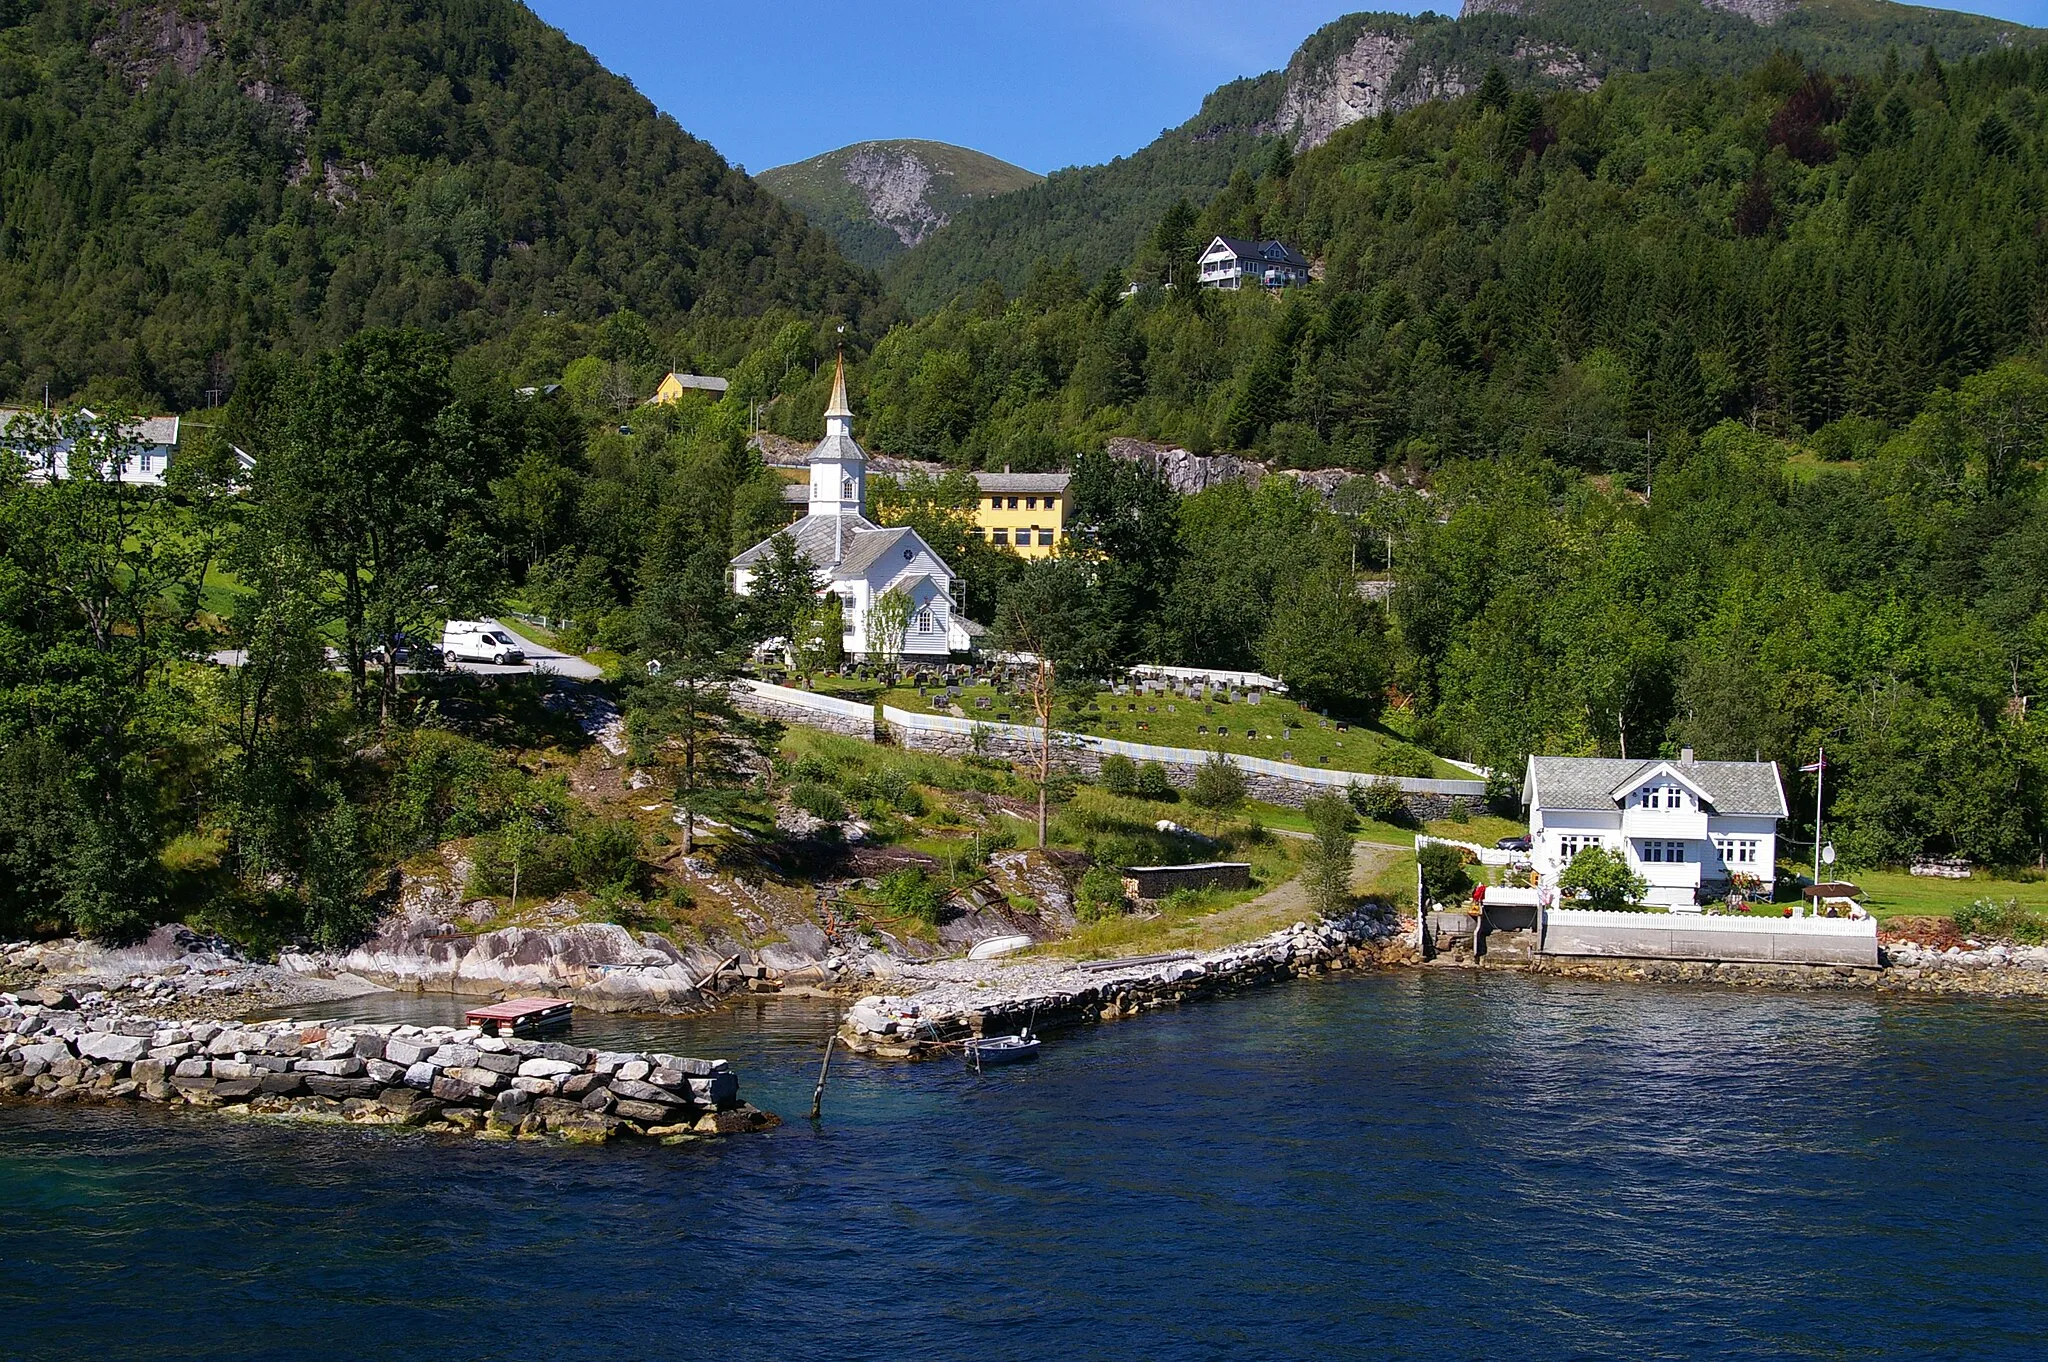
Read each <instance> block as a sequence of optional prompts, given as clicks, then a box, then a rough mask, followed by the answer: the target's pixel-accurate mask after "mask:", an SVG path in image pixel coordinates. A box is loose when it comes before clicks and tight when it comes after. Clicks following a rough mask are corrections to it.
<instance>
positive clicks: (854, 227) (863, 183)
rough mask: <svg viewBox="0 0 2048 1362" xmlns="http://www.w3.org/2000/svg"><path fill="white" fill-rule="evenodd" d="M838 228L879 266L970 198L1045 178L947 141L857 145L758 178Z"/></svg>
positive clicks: (844, 245)
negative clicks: (949, 143) (949, 144)
mask: <svg viewBox="0 0 2048 1362" xmlns="http://www.w3.org/2000/svg"><path fill="white" fill-rule="evenodd" d="M758 178H759V180H760V182H761V183H762V184H763V185H765V186H766V187H767V188H768V189H769V190H770V191H771V192H772V193H774V194H776V195H777V196H779V197H780V198H782V199H783V200H785V201H786V202H788V203H789V204H790V205H791V206H792V207H794V208H797V209H800V210H802V212H803V213H804V215H805V216H807V217H809V218H810V219H811V220H812V221H813V222H815V223H816V224H817V225H818V226H820V227H823V228H824V229H825V230H826V231H828V232H830V233H832V235H833V237H834V238H835V239H836V240H837V241H838V242H839V247H840V249H841V250H843V251H845V252H846V253H847V255H849V256H851V257H852V258H853V259H855V260H858V261H860V262H861V263H862V264H864V265H870V266H875V265H880V264H882V263H883V262H884V261H886V260H888V259H889V258H891V257H892V256H895V255H898V254H900V253H902V252H903V251H905V250H908V249H909V248H910V247H912V246H915V245H917V244H918V243H919V242H921V241H923V240H924V239H925V238H926V237H928V236H930V235H931V234H932V233H933V232H935V231H937V230H938V229H939V228H941V227H943V226H945V225H946V224H947V223H948V222H950V221H952V219H953V215H954V214H955V213H958V212H959V211H960V210H961V209H963V208H965V207H966V206H967V205H968V204H970V203H976V202H979V201H981V200H982V199H988V198H994V197H995V196H997V195H999V194H1007V193H1010V192H1012V191H1013V190H1018V189H1022V188H1024V187H1026V186H1028V185H1032V184H1036V183H1037V182H1038V181H1039V179H1040V178H1041V177H1039V176H1037V175H1034V174H1033V173H1032V172H1030V171H1028V170H1025V169H1023V168H1022V167H1020V166H1013V165H1011V164H1009V163H1008V162H1006V161H998V160H997V159H995V158H994V157H993V156H984V155H982V154H981V153H980V152H978V151H970V150H968V149H967V148H966V147H955V146H948V145H947V144H946V143H944V142H919V141H893V142H856V143H854V144H853V145H852V146H848V147H841V148H839V150H837V151H828V152H826V153H825V154H824V155H823V156H814V157H812V158H811V159H810V160H808V161H798V162H796V163H795V164H794V165H786V166H777V167H775V168H774V169H773V170H765V171H762V172H761V174H760V176H759V177H758Z"/></svg>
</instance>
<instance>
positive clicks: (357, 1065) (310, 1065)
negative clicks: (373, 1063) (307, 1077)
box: [299, 1055, 363, 1078]
mask: <svg viewBox="0 0 2048 1362" xmlns="http://www.w3.org/2000/svg"><path fill="white" fill-rule="evenodd" d="M299 1071H300V1072H301V1073H309V1074H325V1075H327V1076H328V1077H329V1078H355V1077H357V1076H358V1075H360V1074H361V1073H362V1071H363V1061H361V1060H360V1059H357V1058H356V1057H355V1056H354V1055H350V1056H348V1057H347V1058H345V1059H302V1060H300V1061H299Z"/></svg>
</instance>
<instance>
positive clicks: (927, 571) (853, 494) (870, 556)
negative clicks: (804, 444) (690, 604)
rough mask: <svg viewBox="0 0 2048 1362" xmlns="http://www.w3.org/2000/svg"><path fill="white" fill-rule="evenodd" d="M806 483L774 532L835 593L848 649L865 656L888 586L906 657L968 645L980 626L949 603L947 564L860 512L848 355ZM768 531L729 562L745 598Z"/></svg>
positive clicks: (767, 549) (767, 545) (860, 472)
mask: <svg viewBox="0 0 2048 1362" xmlns="http://www.w3.org/2000/svg"><path fill="white" fill-rule="evenodd" d="M806 462H807V463H808V465H809V471H810V487H809V493H808V497H807V499H806V508H805V514H804V516H803V518H802V519H800V520H798V521H797V522H796V523H795V524H794V525H791V526H790V527H789V528H788V529H786V530H783V531H781V532H780V533H782V534H786V535H788V536H789V537H790V538H791V539H793V540H795V541H796V546H797V550H798V551H799V552H800V553H802V554H803V556H804V557H805V558H807V559H809V560H810V563H811V566H812V567H813V568H815V569H817V571H818V575H819V576H820V577H821V578H823V583H824V584H823V587H822V590H823V591H827V592H831V593H832V594H834V595H836V596H838V597H839V602H840V607H841V610H842V612H843V615H844V618H845V624H844V629H845V633H844V636H843V638H842V640H841V642H842V644H843V646H844V647H845V649H846V651H847V653H848V654H849V655H851V656H854V657H860V658H866V657H868V656H870V655H871V654H872V653H873V652H874V645H873V644H872V643H871V642H870V640H869V638H868V628H867V624H868V620H867V616H868V607H869V606H870V605H872V604H873V603H874V602H875V600H876V599H877V598H879V597H881V596H882V595H884V594H886V593H887V592H889V591H890V590H892V589H894V590H900V591H902V592H903V593H904V594H905V595H906V596H908V597H909V598H910V628H909V630H908V631H907V632H906V633H905V634H904V637H903V650H902V656H904V657H945V656H947V655H948V654H951V653H964V652H966V651H968V650H969V649H970V648H971V647H972V646H973V636H974V634H976V633H978V632H980V630H979V626H977V625H974V624H972V623H971V622H970V621H969V620H968V619H967V618H966V617H965V616H964V615H958V614H956V613H955V612H954V607H953V569H952V568H950V567H948V566H947V565H946V561H945V560H944V559H943V558H941V557H939V555H938V553H937V552H936V551H935V550H934V549H933V548H932V546H931V545H929V544H927V543H925V541H924V538H923V536H921V535H919V534H918V532H917V531H916V530H913V529H910V528H909V527H908V526H896V527H893V528H885V527H884V526H881V525H877V524H875V523H874V522H873V521H871V520H869V519H868V518H867V517H866V516H864V515H862V514H861V509H860V508H861V506H862V504H863V501H864V499H865V498H866V496H867V454H866V453H865V452H863V451H862V449H861V447H860V445H859V444H857V443H856V442H855V441H854V438H853V411H852V409H851V408H849V407H848V406H847V402H846V360H845V358H844V357H843V356H842V357H841V358H840V361H839V367H838V369H837V371H836V372H835V373H834V374H833V376H832V400H831V402H830V403H829V404H828V405H827V406H826V408H825V438H824V439H823V440H820V441H819V442H818V444H817V447H816V448H814V449H812V450H811V453H810V457H809V459H808V460H807V461H806ZM774 543H775V538H774V536H772V535H771V536H770V537H769V538H767V539H764V540H762V541H761V542H760V543H758V544H756V545H754V547H752V548H750V549H748V550H747V551H746V552H745V553H742V554H741V555H740V556H739V557H737V558H735V559H733V560H732V589H733V592H734V594H735V595H740V596H745V595H747V594H749V593H750V592H751V591H752V589H753V583H754V577H755V574H756V573H757V572H758V571H759V570H760V566H761V563H762V562H763V561H764V560H765V559H766V558H768V557H769V555H770V554H771V553H772V552H773V547H772V546H773V545H774Z"/></svg>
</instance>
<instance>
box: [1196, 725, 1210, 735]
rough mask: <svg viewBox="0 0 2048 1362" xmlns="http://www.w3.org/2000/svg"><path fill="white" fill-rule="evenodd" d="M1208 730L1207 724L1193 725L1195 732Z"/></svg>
mask: <svg viewBox="0 0 2048 1362" xmlns="http://www.w3.org/2000/svg"><path fill="white" fill-rule="evenodd" d="M1208 731H1209V725H1207V724H1196V725H1195V732H1197V733H1207V732H1208Z"/></svg>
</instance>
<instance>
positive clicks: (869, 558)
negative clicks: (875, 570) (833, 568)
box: [839, 525, 917, 577]
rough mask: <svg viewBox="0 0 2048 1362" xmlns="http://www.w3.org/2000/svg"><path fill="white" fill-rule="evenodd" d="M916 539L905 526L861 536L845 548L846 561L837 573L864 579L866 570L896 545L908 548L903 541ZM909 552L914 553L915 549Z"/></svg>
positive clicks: (914, 534) (912, 531)
mask: <svg viewBox="0 0 2048 1362" xmlns="http://www.w3.org/2000/svg"><path fill="white" fill-rule="evenodd" d="M916 538H917V533H916V531H914V530H912V529H910V528H909V527H908V526H905V525H898V526H896V527H895V528H894V529H887V530H877V531H874V532H873V533H869V534H863V535H861V536H859V537H858V538H856V539H855V540H854V541H853V543H852V544H851V545H849V546H848V547H847V550H846V559H845V561H844V562H842V563H840V565H839V571H840V572H841V573H843V574H845V575H846V576H848V577H865V576H866V575H867V571H868V569H869V568H871V567H873V566H874V565H875V564H876V563H879V562H880V561H882V558H883V556H884V555H885V554H887V553H888V552H889V551H890V550H891V549H894V548H896V547H897V546H898V545H902V546H903V547H905V548H908V547H909V545H907V544H904V542H903V541H904V540H905V539H913V540H914V539H916ZM911 551H912V552H913V553H914V552H916V550H915V549H912V550H911Z"/></svg>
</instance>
